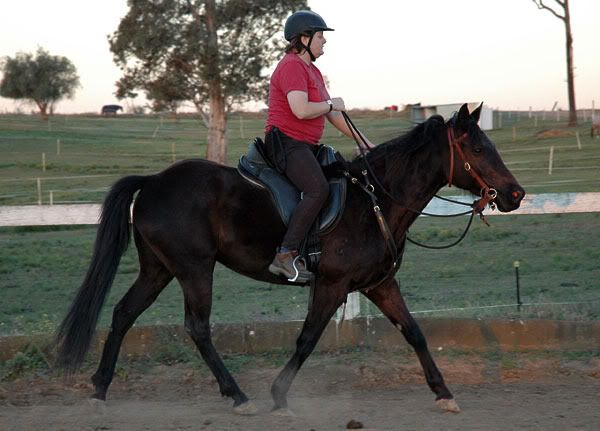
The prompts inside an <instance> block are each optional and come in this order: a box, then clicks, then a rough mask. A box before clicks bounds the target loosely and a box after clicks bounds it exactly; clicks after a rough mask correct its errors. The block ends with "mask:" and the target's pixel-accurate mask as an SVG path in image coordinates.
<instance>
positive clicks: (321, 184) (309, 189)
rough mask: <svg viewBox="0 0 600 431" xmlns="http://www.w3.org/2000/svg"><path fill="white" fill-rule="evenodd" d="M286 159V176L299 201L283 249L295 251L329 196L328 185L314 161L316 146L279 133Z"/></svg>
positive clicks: (319, 167) (284, 239)
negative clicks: (294, 188) (300, 198)
mask: <svg viewBox="0 0 600 431" xmlns="http://www.w3.org/2000/svg"><path fill="white" fill-rule="evenodd" d="M281 138H282V139H281V142H282V144H283V150H284V152H285V157H286V168H285V175H286V176H287V177H288V178H289V180H290V181H291V182H292V184H294V185H295V186H296V188H297V189H298V190H300V191H301V192H302V200H301V201H300V203H299V204H298V206H297V207H296V209H295V210H294V213H293V214H292V217H291V219H290V223H289V225H288V230H287V232H286V234H285V236H284V237H283V242H282V243H281V246H282V247H286V248H288V249H290V250H298V249H299V248H300V245H301V243H302V241H303V240H304V238H305V237H306V235H307V234H308V231H309V230H310V227H311V225H312V224H313V222H314V221H315V220H316V218H317V215H319V211H321V208H323V205H325V202H326V201H327V197H328V196H329V183H328V182H327V179H326V178H325V175H324V174H323V170H322V169H321V166H320V165H319V163H318V162H317V158H316V152H317V150H318V146H317V145H311V144H307V143H305V142H301V141H296V140H294V139H291V138H288V137H287V136H285V135H283V134H281Z"/></svg>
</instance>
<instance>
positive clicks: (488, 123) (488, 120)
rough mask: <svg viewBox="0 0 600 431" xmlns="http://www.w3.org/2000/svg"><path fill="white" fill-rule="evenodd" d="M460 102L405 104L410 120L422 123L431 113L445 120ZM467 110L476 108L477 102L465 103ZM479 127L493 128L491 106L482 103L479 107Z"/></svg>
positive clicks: (456, 109) (457, 107) (483, 128)
mask: <svg viewBox="0 0 600 431" xmlns="http://www.w3.org/2000/svg"><path fill="white" fill-rule="evenodd" d="M462 105H463V104H462V103H448V104H445V105H425V106H423V105H421V104H420V103H416V104H414V105H407V108H408V109H409V111H410V112H409V116H410V119H411V121H413V122H415V123H422V122H423V121H425V120H426V119H427V118H429V117H431V116H432V115H436V114H437V115H441V116H442V117H444V119H445V120H448V119H450V117H452V115H453V114H454V113H455V112H458V110H459V109H460V107H461V106H462ZM467 105H468V106H469V111H473V110H474V109H475V108H477V107H478V106H479V105H480V103H479V102H471V103H467ZM479 127H480V128H481V130H492V129H493V128H494V111H493V110H492V109H491V108H488V107H487V106H485V105H483V107H482V108H481V115H480V116H479Z"/></svg>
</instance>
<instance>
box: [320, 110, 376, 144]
mask: <svg viewBox="0 0 600 431" xmlns="http://www.w3.org/2000/svg"><path fill="white" fill-rule="evenodd" d="M327 119H328V120H329V122H330V123H331V124H333V125H334V126H335V128H336V129H338V130H339V131H340V132H342V133H343V134H344V135H346V136H348V137H349V138H352V137H353V136H352V132H351V131H350V128H349V127H348V125H347V124H346V121H345V120H344V116H343V115H342V113H341V112H336V111H333V112H330V113H328V114H327ZM359 133H360V134H361V136H362V137H363V138H364V141H365V142H366V143H367V148H366V149H371V148H373V147H375V145H373V143H372V142H371V141H369V139H368V138H367V137H366V136H365V135H364V134H363V133H362V132H359ZM354 135H355V136H356V138H357V139H358V143H359V145H360V146H361V147H362V148H363V149H365V144H363V142H362V139H360V137H359V136H357V135H356V131H354Z"/></svg>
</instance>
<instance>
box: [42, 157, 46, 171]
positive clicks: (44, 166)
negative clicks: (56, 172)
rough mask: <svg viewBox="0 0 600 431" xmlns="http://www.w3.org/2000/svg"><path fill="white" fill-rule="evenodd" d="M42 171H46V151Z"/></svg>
mask: <svg viewBox="0 0 600 431" xmlns="http://www.w3.org/2000/svg"><path fill="white" fill-rule="evenodd" d="M42 172H46V153H42Z"/></svg>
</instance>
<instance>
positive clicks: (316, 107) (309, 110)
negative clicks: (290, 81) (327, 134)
mask: <svg viewBox="0 0 600 431" xmlns="http://www.w3.org/2000/svg"><path fill="white" fill-rule="evenodd" d="M287 100H288V103H289V104H290V109H291V110H292V113H293V114H294V115H295V116H296V117H298V118H299V119H300V120H310V119H312V118H317V117H320V116H321V115H324V114H327V113H328V112H329V110H330V107H329V104H328V103H327V102H326V101H322V102H309V101H308V93H307V92H305V91H298V90H294V91H290V92H289V93H288V94H287Z"/></svg>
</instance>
